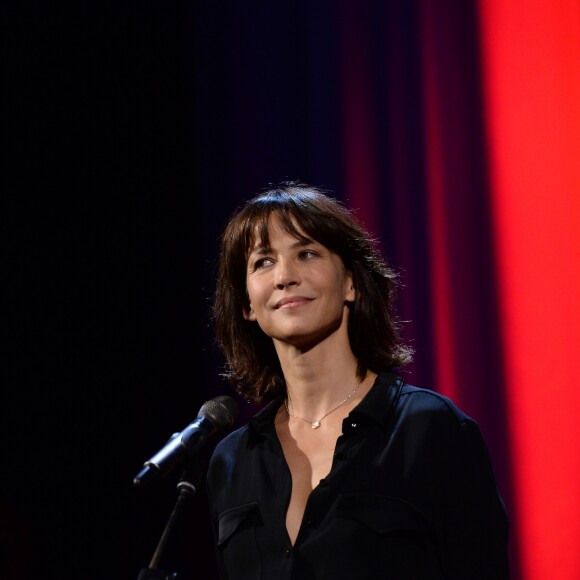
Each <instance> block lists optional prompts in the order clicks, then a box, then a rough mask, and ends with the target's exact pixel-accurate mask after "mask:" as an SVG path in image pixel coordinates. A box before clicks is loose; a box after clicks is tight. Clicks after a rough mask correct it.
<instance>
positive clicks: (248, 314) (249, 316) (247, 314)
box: [244, 302, 256, 322]
mask: <svg viewBox="0 0 580 580" xmlns="http://www.w3.org/2000/svg"><path fill="white" fill-rule="evenodd" d="M244 318H245V319H246V320H249V321H250V322H255V321H256V313H255V312H254V309H253V308H252V303H251V302H248V306H247V307H245V308H244Z"/></svg>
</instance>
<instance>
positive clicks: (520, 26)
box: [198, 0, 580, 580]
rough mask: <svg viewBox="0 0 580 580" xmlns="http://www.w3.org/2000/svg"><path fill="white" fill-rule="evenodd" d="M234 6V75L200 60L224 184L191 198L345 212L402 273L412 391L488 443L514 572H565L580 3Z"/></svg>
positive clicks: (575, 565)
mask: <svg viewBox="0 0 580 580" xmlns="http://www.w3.org/2000/svg"><path fill="white" fill-rule="evenodd" d="M234 12H236V14H235V15H234V14H231V13H230V14H228V15H227V16H225V17H224V20H222V21H221V24H222V29H221V30H222V32H221V35H220V37H219V39H214V42H215V45H214V49H215V50H216V51H218V52H219V54H220V58H221V59H222V60H221V61H220V62H221V63H222V64H223V63H224V62H227V65H224V68H223V69H221V70H220V73H223V74H225V75H228V79H227V81H224V80H223V78H221V77H219V75H218V74H217V73H216V69H215V68H213V67H214V66H215V64H216V63H215V60H211V61H210V60H209V59H208V54H209V53H206V54H204V55H201V56H202V59H206V60H207V62H211V67H210V66H209V65H208V70H207V71H206V74H205V75H204V74H203V68H204V65H203V64H202V65H201V66H200V71H201V73H202V74H201V78H200V85H203V86H205V87H207V86H208V84H210V83H209V79H210V74H213V77H212V78H211V80H212V81H213V82H214V83H215V84H214V85H213V87H214V89H215V88H216V86H219V87H220V88H221V89H223V93H222V90H217V91H215V93H214V94H220V95H221V97H220V98H222V99H224V102H223V103H222V104H223V105H225V106H224V107H223V109H222V115H220V117H219V119H215V120H217V121H218V127H219V130H221V131H222V133H221V138H222V139H223V140H228V141H229V144H228V145H227V146H223V145H220V147H221V149H220V151H221V153H222V154H221V155H220V158H221V159H224V158H226V159H227V163H228V169H229V172H228V174H227V175H226V176H224V175H223V174H222V175H216V172H215V171H212V172H209V171H208V172H206V173H204V172H203V171H202V172H200V173H199V178H200V180H201V183H203V184H204V186H203V187H202V188H201V189H202V190H203V189H205V186H207V184H209V183H211V187H218V189H222V190H223V192H224V196H225V198H227V197H228V195H229V196H233V197H232V198H231V199H232V201H230V203H229V206H230V209H231V208H232V207H233V206H234V205H235V204H234V203H233V199H235V197H236V196H241V197H246V196H248V195H250V194H251V193H253V191H252V189H253V188H254V189H257V187H258V186H263V185H266V184H267V182H269V181H275V180H277V179H280V178H283V177H290V178H297V179H304V180H307V181H308V180H310V181H313V182H315V183H316V184H322V185H327V186H330V187H331V188H332V189H334V190H335V192H336V193H337V195H338V196H339V197H341V198H342V199H344V200H345V201H346V203H347V204H348V205H350V206H351V207H354V208H356V209H357V210H358V213H359V216H360V217H361V219H362V220H363V221H364V222H365V224H366V225H367V226H368V227H369V228H370V229H371V230H372V231H373V232H374V233H375V234H376V236H377V238H378V239H379V241H380V244H381V247H382V249H383V251H384V252H385V254H386V255H387V256H388V257H389V259H390V260H391V262H392V263H393V265H394V266H395V267H396V268H397V269H398V270H399V272H400V274H401V279H402V282H403V286H404V287H403V288H402V290H401V292H400V296H399V298H400V310H401V313H402V316H403V318H404V319H405V320H408V321H409V322H408V324H407V326H406V336H407V337H408V339H409V340H410V341H412V343H413V345H414V347H415V349H416V358H415V362H414V363H413V364H412V365H411V367H410V369H409V373H408V380H409V381H410V382H412V383H415V384H419V385H421V386H427V387H431V388H434V389H436V390H439V391H441V392H442V393H445V394H447V395H449V396H451V397H453V398H454V399H455V400H456V401H457V402H458V403H459V404H460V405H461V406H462V407H463V408H464V409H465V410H466V411H467V412H468V413H469V414H471V415H472V416H473V417H475V418H476V419H477V420H478V422H479V423H480V425H481V427H482V430H483V432H484V435H485V437H486V439H487V441H488V444H489V447H490V451H491V454H492V460H493V464H494V467H495V470H496V473H497V477H498V482H499V486H500V490H501V492H502V494H503V496H504V498H505V501H506V504H507V506H508V509H509V513H510V518H511V525H512V540H511V542H512V545H511V550H512V568H513V577H514V578H521V579H525V580H546V579H548V578H558V579H566V580H574V579H576V578H578V576H579V574H580V552H579V551H578V550H577V548H576V547H575V543H576V542H577V540H578V538H579V537H580V495H579V494H578V489H580V453H579V451H578V445H577V441H578V440H579V438H580V421H579V420H578V416H577V414H578V411H577V410H578V408H579V407H580V391H579V390H578V389H577V388H576V386H575V377H577V376H578V375H579V371H580V368H579V366H578V365H579V364H580V363H579V360H580V357H579V356H578V349H579V348H580V340H579V338H580V334H579V333H580V330H579V329H580V305H579V300H580V298H579V297H580V268H579V266H580V74H579V71H580V4H579V3H578V2H577V1H572V0H558V1H557V2H550V1H547V0H531V1H527V2H525V3H524V2H518V1H516V2H512V3H506V2H500V1H499V0H491V1H488V0H485V1H484V0H481V1H480V2H465V1H463V0H449V1H446V2H439V1H436V0H416V1H411V2H359V3H353V2H349V1H346V0H344V1H342V2H338V3H323V4H321V3H307V2H305V3H300V9H299V10H298V11H296V10H294V9H290V8H287V11H286V12H285V11H284V9H283V8H280V7H279V6H277V7H276V8H273V7H269V8H265V7H264V6H262V7H261V8H260V9H252V10H248V7H247V6H244V7H243V8H239V9H238V10H237V11H236V10H235V9H234ZM272 12H275V15H273V14H272ZM200 16H201V18H200V26H203V22H206V23H207V21H208V18H209V14H208V13H207V12H205V13H203V12H201V13H200ZM214 16H215V14H214ZM222 16H223V14H222ZM273 21H275V22H276V23H277V25H275V26H271V25H270V24H271V23H272V22H273ZM234 22H235V24H234ZM252 25H253V26H256V27H257V29H258V30H260V32H259V34H255V35H253V34H251V33H248V31H247V28H246V27H248V28H249V27H251V26H252ZM254 30H256V29H255V28H254ZM199 33H200V34H201V35H202V36H203V31H202V30H201V29H200V30H199ZM218 47H219V49H218ZM234 52H235V58H234ZM210 68H211V72H210V70H209V69H210ZM218 77H219V78H218ZM205 90H206V91H207V88H206V89H205ZM198 110H199V113H200V115H202V116H203V115H206V114H207V111H208V110H213V109H212V106H211V104H210V103H209V101H208V102H204V103H201V107H200V108H199V109H198ZM223 114H225V118H224V116H223ZM199 126H200V128H201V131H202V132H203V130H204V127H205V129H206V131H208V133H209V132H210V131H211V132H212V135H213V138H214V142H215V129H216V124H215V123H213V122H212V123H211V125H210V124H209V123H204V121H203V119H202V118H201V117H200V123H199ZM232 128H235V129H234V134H232V131H231V130H232ZM203 142H204V143H207V142H209V134H208V135H205V136H203ZM223 152H227V155H223ZM215 153H217V149H216V151H214V154H215ZM208 160H209V157H208ZM209 164H210V165H211V162H210V163H209ZM215 167H216V166H215V165H214V168H215ZM218 182H219V184H218ZM228 192H233V193H228ZM225 215H226V212H225V211H224V213H223V214H220V219H225ZM222 216H223V218H222Z"/></svg>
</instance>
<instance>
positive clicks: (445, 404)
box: [397, 383, 475, 424]
mask: <svg viewBox="0 0 580 580" xmlns="http://www.w3.org/2000/svg"><path fill="white" fill-rule="evenodd" d="M397 407H398V408H399V410H400V411H405V412H406V413H413V414H415V413H421V414H429V415H436V416H439V417H441V418H442V419H446V420H448V421H451V422H454V423H457V424H465V423H474V422H475V421H474V419H473V418H472V417H470V416H469V415H468V414H467V413H466V412H465V411H464V410H463V409H461V408H460V407H459V405H458V404H457V403H456V402H455V401H454V400H453V399H452V398H451V397H449V396H446V395H443V394H442V393H439V392H437V391H435V390H434V389H429V388H425V387H417V386H414V385H411V384H408V383H405V384H404V385H403V387H402V389H401V392H400V396H399V399H398V401H397Z"/></svg>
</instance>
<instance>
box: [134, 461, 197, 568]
mask: <svg viewBox="0 0 580 580" xmlns="http://www.w3.org/2000/svg"><path fill="white" fill-rule="evenodd" d="M201 472H202V469H201V465H200V464H199V460H198V459H197V458H194V460H193V461H192V462H191V464H190V465H188V466H187V467H186V468H185V469H184V471H183V473H182V474H181V477H180V478H179V482H178V483H177V491H178V492H179V493H178V495H177V501H176V502H175V506H174V507H173V511H172V512H171V515H170V516H169V520H168V521H167V524H166V526H165V529H164V530H163V533H162V534H161V538H160V539H159V543H158V544H157V548H156V549H155V552H154V553H153V556H152V558H151V561H150V562H149V566H148V567H147V568H142V569H141V571H140V572H139V576H138V577H137V580H179V576H178V575H177V573H176V572H172V573H170V572H165V571H164V570H160V569H159V568H158V566H159V561H160V560H161V556H162V554H163V550H164V549H165V546H166V545H167V542H168V540H169V538H170V536H171V533H172V532H173V529H174V527H175V523H176V522H177V519H178V517H179V515H180V514H181V512H182V510H183V507H184V506H185V503H186V502H187V500H188V499H189V498H190V497H192V496H193V495H194V494H195V492H196V491H197V490H196V487H195V486H196V485H197V484H198V483H199V480H200V476H201Z"/></svg>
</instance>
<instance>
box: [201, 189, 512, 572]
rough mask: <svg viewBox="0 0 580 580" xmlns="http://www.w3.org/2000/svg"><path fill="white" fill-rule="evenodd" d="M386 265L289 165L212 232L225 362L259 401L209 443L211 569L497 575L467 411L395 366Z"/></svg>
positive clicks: (490, 496) (490, 504)
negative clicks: (285, 178)
mask: <svg viewBox="0 0 580 580" xmlns="http://www.w3.org/2000/svg"><path fill="white" fill-rule="evenodd" d="M395 287H396V275H395V273H394V272H393V271H392V270H391V269H390V268H389V267H388V266H387V264H386V263H385V261H384V259H383V258H382V257H381V255H380V254H379V252H378V250H377V249H376V247H375V245H374V242H373V240H372V238H371V236H370V235H369V234H368V233H367V232H366V231H365V230H364V229H363V228H362V227H361V225H360V224H359V222H358V221H357V220H356V218H355V217H354V215H353V213H352V212H350V211H349V210H347V208H346V207H345V206H344V205H342V204H341V203H340V202H338V201H337V200H335V199H333V198H332V197H331V196H329V195H328V194H327V193H325V192H324V191H322V190H321V189H319V188H315V187H312V186H309V185H305V184H301V183H296V182H285V183H282V184H280V185H279V186H277V187H274V188H272V189H270V190H267V191H264V192H261V193H260V194H258V195H257V196H256V197H255V198H253V199H251V200H249V201H248V202H247V203H246V204H244V205H243V206H242V207H240V208H239V209H238V211H237V212H236V213H235V214H234V216H233V217H232V218H231V220H230V221H229V223H228V224H227V226H226V228H225V231H224V233H223V236H222V245H221V255H220V262H219V271H218V280H217V290H216V294H215V302H214V316H215V326H216V337H217V341H218V344H219V345H220V347H221V348H222V350H223V353H224V356H225V359H226V363H227V373H226V376H227V378H228V379H229V380H230V381H231V382H232V384H233V385H235V388H236V389H237V391H238V392H239V393H240V394H242V395H243V396H244V397H245V398H247V399H249V400H250V401H253V402H256V403H260V404H261V403H266V402H268V404H267V405H264V408H262V409H261V410H260V411H259V412H258V413H257V414H256V415H255V416H254V417H253V418H252V419H251V420H250V421H249V423H248V424H247V425H245V426H243V427H241V428H240V429H238V430H236V431H234V432H233V433H231V434H229V435H228V436H226V437H225V438H224V439H223V440H222V441H221V442H220V443H219V444H218V445H217V446H216V449H215V451H214V453H213V455H212V458H211V461H210V466H209V470H208V475H207V491H208V497H209V502H210V512H211V518H212V525H213V530H214V533H215V541H216V550H217V558H218V566H219V571H220V576H221V578H222V579H227V580H242V579H251V580H257V579H265V580H286V579H299V580H309V579H317V580H318V579H325V580H326V579H332V580H341V579H344V580H346V579H348V580H353V579H356V580H361V579H373V580H376V579H396V580H406V579H421V580H430V579H440V578H441V579H443V578H445V579H465V580H474V579H484V578H485V579H486V580H492V579H493V580H501V579H503V578H508V577H509V573H508V560H507V537H508V534H507V519H506V514H505V510H504V506H503V502H502V500H501V498H500V496H499V494H498V492H497V489H496V484H495V480H494V476H493V473H492V469H491V465H490V461H489V457H488V452H487V449H486V446H485V443H484V442H483V440H482V437H481V434H480V431H479V429H478V426H477V424H476V423H475V422H474V421H473V420H472V419H471V418H469V417H468V416H466V415H465V414H464V413H462V412H461V410H459V409H458V408H457V407H456V406H455V405H454V404H453V402H451V401H450V400H449V399H447V398H445V397H443V396H441V395H439V394H437V393H435V392H433V391H430V390H426V389H420V388H416V387H413V386H410V385H407V384H405V381H404V380H403V378H402V377H401V376H400V375H398V374H397V370H398V369H401V368H402V367H403V366H404V365H405V364H406V363H408V362H409V360H410V358H411V352H410V350H409V349H408V348H407V347H405V346H404V345H403V344H402V342H401V340H400V336H399V328H398V322H397V319H396V316H395V314H394V307H393V295H394V291H395Z"/></svg>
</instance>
